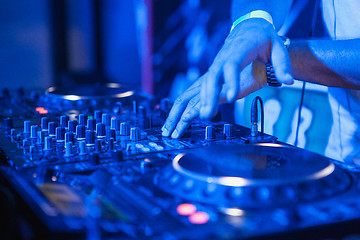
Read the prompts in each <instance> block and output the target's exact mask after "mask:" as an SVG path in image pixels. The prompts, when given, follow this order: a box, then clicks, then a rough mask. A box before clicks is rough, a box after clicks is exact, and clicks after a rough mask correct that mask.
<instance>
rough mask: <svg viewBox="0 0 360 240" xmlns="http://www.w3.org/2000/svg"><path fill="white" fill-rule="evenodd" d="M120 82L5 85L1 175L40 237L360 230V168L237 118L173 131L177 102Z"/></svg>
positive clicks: (313, 234) (320, 234) (314, 234)
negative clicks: (177, 134)
mask: <svg viewBox="0 0 360 240" xmlns="http://www.w3.org/2000/svg"><path fill="white" fill-rule="evenodd" d="M89 89H93V88H89ZM119 89H120V88H119V86H117V85H111V84H110V85H108V86H106V87H105V90H106V92H107V94H102V93H100V94H98V93H96V94H95V93H94V94H92V93H89V92H87V95H86V97H84V96H83V95H80V94H78V93H73V92H72V94H71V95H69V94H66V92H65V93H64V92H62V91H60V90H56V89H53V88H52V89H49V90H48V91H47V92H46V94H38V93H36V92H32V93H31V95H30V96H27V93H24V92H23V91H21V90H20V91H18V93H17V95H18V96H16V97H13V96H12V94H10V93H9V92H7V91H3V97H2V99H1V104H0V112H1V116H0V117H1V125H0V148H1V153H0V155H1V165H2V166H1V168H0V171H1V182H3V183H4V184H7V185H8V186H10V188H11V189H12V191H13V192H14V193H15V195H16V196H17V197H16V198H17V199H18V200H17V201H18V202H19V203H18V204H20V203H21V204H23V205H24V206H26V207H25V209H28V212H27V213H26V216H27V219H28V222H30V223H29V225H30V226H37V227H34V230H32V231H30V232H31V234H32V236H31V237H32V238H33V239H119V238H120V239H131V238H137V239H138V238H140V239H141V238H151V239H256V238H261V239H262V238H268V239H305V238H306V239H311V238H312V239H319V238H328V237H334V238H338V237H342V236H346V235H349V234H353V233H358V232H359V231H358V229H357V226H358V224H359V222H360V221H359V220H360V200H359V199H360V185H359V183H360V181H359V174H358V173H357V172H354V171H349V170H346V169H344V168H342V167H340V166H338V165H337V164H335V163H334V162H332V161H331V160H329V159H327V158H325V157H323V156H320V155H317V154H315V153H311V152H308V151H305V150H302V149H299V148H295V147H292V146H289V145H286V144H283V143H280V142H277V141H276V138H275V137H272V136H269V135H261V134H260V135H259V136H255V137H254V136H253V137H251V136H250V129H248V128H246V127H242V126H238V125H235V124H229V123H226V122H210V121H209V122H206V121H200V120H198V121H195V122H193V123H192V125H191V128H190V129H189V130H188V131H187V132H186V133H185V135H184V136H183V137H182V138H180V139H179V140H175V139H171V138H166V137H162V136H161V127H162V125H163V123H164V121H165V119H166V117H167V114H168V112H169V109H170V106H169V103H168V101H167V100H162V101H161V102H160V103H158V104H154V101H151V100H149V99H148V98H146V97H144V96H140V95H138V94H135V93H134V92H132V91H123V90H121V91H120V90H119ZM98 91H99V89H98ZM108 91H114V92H113V93H110V94H109V93H108ZM3 217H5V216H3ZM6 217H9V216H6ZM39 226H40V227H39ZM26 234H30V233H29V231H28V232H27V233H20V234H19V235H20V236H21V237H23V238H24V239H31V237H29V236H24V235H26ZM8 236H9V235H8ZM10 236H11V235H10Z"/></svg>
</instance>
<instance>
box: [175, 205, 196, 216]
mask: <svg viewBox="0 0 360 240" xmlns="http://www.w3.org/2000/svg"><path fill="white" fill-rule="evenodd" d="M176 211H177V213H178V214H179V215H182V216H189V215H191V214H194V213H195V212H196V206H195V205H194V204H191V203H182V204H180V205H179V206H178V207H177V208H176Z"/></svg>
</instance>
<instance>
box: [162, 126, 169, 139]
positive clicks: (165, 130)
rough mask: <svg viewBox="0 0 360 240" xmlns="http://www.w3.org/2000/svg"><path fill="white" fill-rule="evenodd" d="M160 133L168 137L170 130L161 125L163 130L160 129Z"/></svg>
mask: <svg viewBox="0 0 360 240" xmlns="http://www.w3.org/2000/svg"><path fill="white" fill-rule="evenodd" d="M161 135H162V136H163V137H169V136H170V132H169V130H168V129H167V128H166V127H165V126H164V127H163V130H162V133H161Z"/></svg>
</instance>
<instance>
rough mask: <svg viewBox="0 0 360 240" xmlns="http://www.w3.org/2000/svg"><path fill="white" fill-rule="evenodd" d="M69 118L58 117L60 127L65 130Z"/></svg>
mask: <svg viewBox="0 0 360 240" xmlns="http://www.w3.org/2000/svg"><path fill="white" fill-rule="evenodd" d="M68 122H69V116H60V127H63V128H66V127H67V126H68Z"/></svg>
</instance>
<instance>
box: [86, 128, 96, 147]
mask: <svg viewBox="0 0 360 240" xmlns="http://www.w3.org/2000/svg"><path fill="white" fill-rule="evenodd" d="M85 140H86V144H90V145H91V144H94V143H95V132H94V131H91V130H86V132H85Z"/></svg>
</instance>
